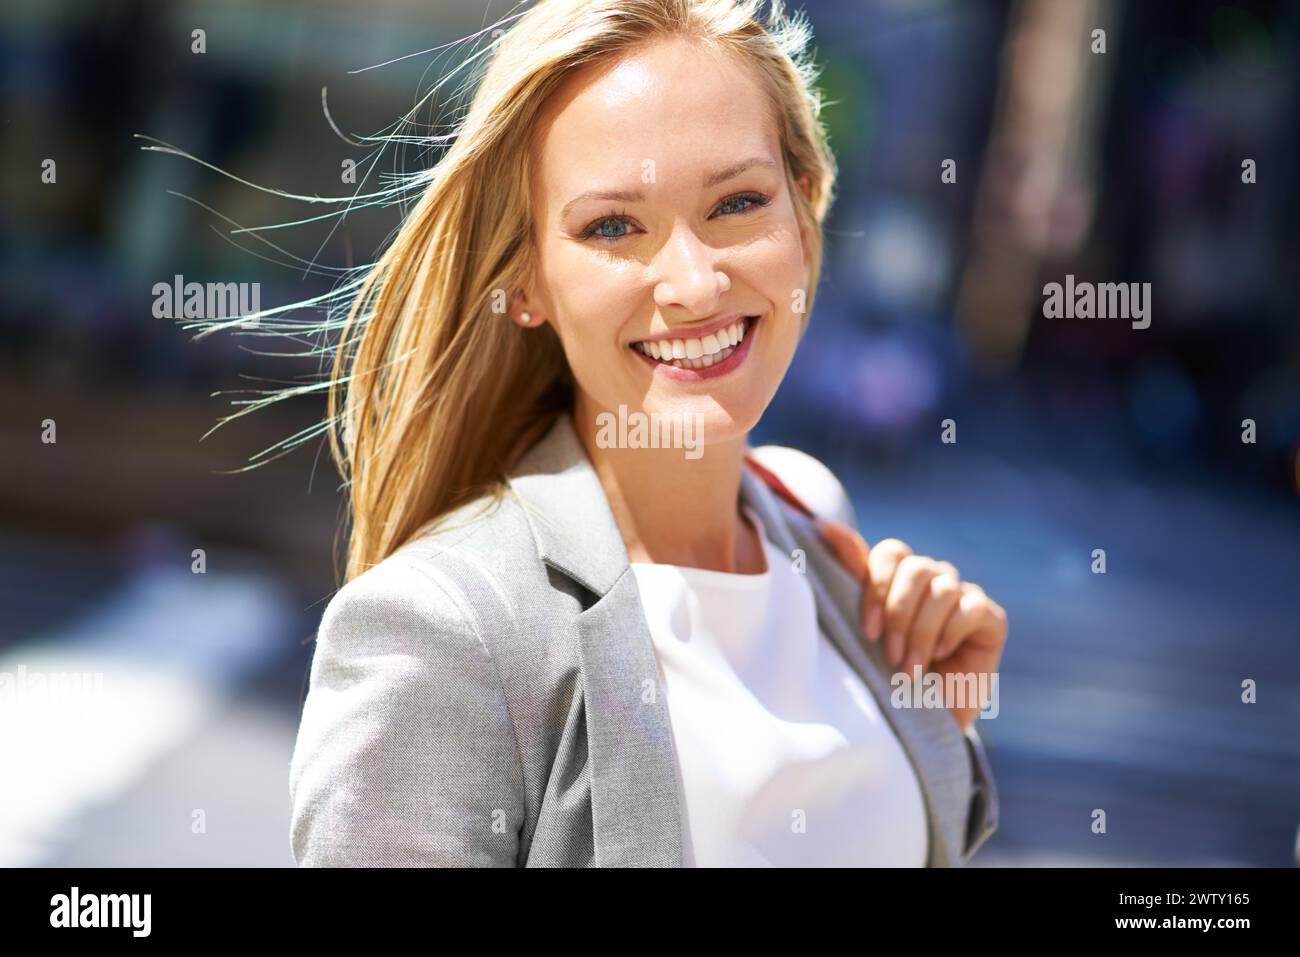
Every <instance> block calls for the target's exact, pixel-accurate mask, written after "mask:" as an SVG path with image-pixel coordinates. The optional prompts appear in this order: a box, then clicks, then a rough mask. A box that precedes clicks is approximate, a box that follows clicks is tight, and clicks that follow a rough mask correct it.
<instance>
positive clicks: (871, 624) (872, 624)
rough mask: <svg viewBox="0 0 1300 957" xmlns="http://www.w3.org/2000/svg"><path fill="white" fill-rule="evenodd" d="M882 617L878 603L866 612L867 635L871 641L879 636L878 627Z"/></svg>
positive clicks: (881, 622) (881, 623)
mask: <svg viewBox="0 0 1300 957" xmlns="http://www.w3.org/2000/svg"><path fill="white" fill-rule="evenodd" d="M884 617H885V616H884V613H883V612H882V611H881V609H880V606H879V605H876V606H875V607H873V608H872V609H871V611H869V612H867V637H868V638H869V639H871V640H872V641H876V640H877V639H878V638H879V637H880V627H881V625H883V624H884V621H883V620H882V619H883V618H884Z"/></svg>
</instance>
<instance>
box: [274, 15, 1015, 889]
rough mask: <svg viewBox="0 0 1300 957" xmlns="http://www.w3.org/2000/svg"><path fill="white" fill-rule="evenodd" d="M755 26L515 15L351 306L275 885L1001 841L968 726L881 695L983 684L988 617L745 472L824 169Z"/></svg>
mask: <svg viewBox="0 0 1300 957" xmlns="http://www.w3.org/2000/svg"><path fill="white" fill-rule="evenodd" d="M759 6H760V4H759V3H758V2H757V0H754V2H750V0H741V2H736V0H544V2H541V3H537V4H534V5H532V7H531V8H530V9H529V11H528V12H527V13H526V14H524V15H523V16H521V17H520V18H519V19H518V21H517V22H516V24H515V25H514V26H513V28H512V29H511V30H510V31H509V32H507V33H505V35H504V36H503V38H502V39H501V41H500V43H499V45H498V46H497V48H496V50H495V51H494V55H493V57H492V60H491V62H490V65H489V67H488V69H487V70H486V72H485V74H484V76H483V78H482V81H481V83H480V85H479V87H478V89H477V91H476V94H475V97H474V100H473V102H472V104H471V106H470V108H469V111H468V115H467V116H466V118H465V120H464V122H463V125H462V126H461V128H460V129H459V131H458V134H457V137H456V139H455V142H454V144H453V145H452V146H451V147H450V149H449V151H448V153H447V154H446V155H445V156H444V157H443V158H442V160H441V161H440V162H439V163H438V165H437V166H436V168H435V169H434V171H433V173H432V174H431V175H430V178H429V183H428V187H427V190H426V191H425V192H424V194H423V196H422V198H421V200H420V202H419V203H418V204H417V206H416V207H415V208H414V209H413V211H412V212H411V214H410V216H409V218H408V220H407V221H406V222H405V224H404V226H403V228H402V230H401V231H400V233H399V234H398V235H397V237H396V239H395V241H394V243H393V244H392V246H391V248H390V249H388V250H387V252H386V253H385V254H384V255H383V256H382V257H381V259H380V261H379V262H378V263H377V264H376V265H375V267H374V269H373V271H372V272H371V273H370V274H369V275H368V276H367V278H366V281H365V283H364V285H363V286H362V287H361V289H360V295H359V296H358V297H357V302H356V306H355V307H354V309H353V312H352V313H351V315H350V316H349V323H348V326H347V328H346V329H345V332H344V340H343V346H342V348H340V350H339V358H338V362H337V364H336V366H335V369H334V382H333V389H332V391H331V414H332V417H334V419H335V420H336V421H340V422H341V425H342V429H341V431H342V442H339V441H338V440H333V436H332V440H333V441H332V447H333V449H334V452H335V455H336V458H337V459H338V461H339V463H340V466H341V468H342V469H343V470H344V474H345V475H346V476H347V477H348V478H349V479H350V489H351V502H350V506H351V517H352V530H351V538H350V541H349V549H348V562H347V581H346V583H345V584H344V586H343V588H342V589H340V590H339V591H338V593H337V594H336V595H335V596H334V598H333V599H332V601H331V602H330V604H329V606H328V607H327V608H326V610H325V613H324V615H323V618H322V621H321V627H320V630H319V633H318V638H317V647H316V652H315V658H314V661H313V665H312V671H311V687H310V691H309V693H308V695H307V700H306V703H305V705H304V710H303V715H302V724H301V728H300V730H299V735H298V740H297V745H296V748H295V751H294V755H293V762H292V767H291V780H290V793H291V797H292V800H293V819H292V829H291V837H292V846H293V852H294V856H295V859H296V860H297V861H298V863H299V864H303V865H351V864H385V865H412V864H422V865H501V866H542V865H552V866H586V865H597V866H606V865H667V866H675V865H700V866H711V865H741V866H744V865H764V864H777V865H789V864H814V865H828V864H868V865H876V864H878V865H891V866H892V865H899V866H924V865H930V866H945V865H954V864H960V863H963V862H965V861H966V860H967V859H968V858H969V856H970V854H971V853H973V851H974V849H975V848H976V847H977V846H978V845H979V844H980V843H982V842H983V841H984V840H985V839H986V838H987V837H988V835H989V834H990V833H991V832H992V830H993V828H994V827H995V826H996V820H995V808H996V800H995V794H994V790H993V782H992V779H991V777H990V775H989V771H988V766H987V763H986V762H985V760H984V756H983V751H982V749H981V747H980V743H979V738H978V736H977V735H976V733H975V731H974V727H973V721H974V719H975V717H976V716H977V714H978V712H979V708H980V706H981V705H982V703H983V702H979V701H969V700H964V701H956V700H953V699H951V696H950V697H949V698H946V699H945V700H944V702H943V704H944V705H945V707H938V708H935V707H930V708H924V707H922V708H916V707H901V706H897V697H896V696H891V694H890V690H891V685H892V686H893V687H895V688H897V687H899V684H898V682H896V681H892V680H891V678H890V672H891V670H892V669H902V671H903V672H905V673H906V674H907V675H910V676H913V679H915V677H919V676H920V675H921V674H922V673H925V674H926V675H927V676H928V675H930V674H938V675H948V674H956V673H959V672H960V673H976V672H979V673H982V674H987V673H990V672H993V671H994V670H995V669H996V666H997V662H998V659H999V657H1000V655H1001V651H1002V646H1003V643H1004V641H1005V637H1006V619H1005V615H1004V614H1003V612H1002V610H1001V608H999V607H998V606H997V605H996V603H994V602H992V601H991V600H990V599H988V598H987V596H985V595H984V594H983V592H982V591H981V590H980V589H979V588H978V586H974V585H970V584H969V583H962V582H961V581H960V580H959V578H958V576H957V573H956V570H955V569H954V568H952V566H951V565H949V564H947V563H943V562H934V561H932V560H930V559H925V558H921V557H919V556H913V555H911V554H910V552H909V550H908V549H907V547H906V546H905V545H903V544H902V543H901V542H897V541H894V540H890V541H888V542H882V543H878V544H877V546H876V547H875V548H874V549H871V550H870V552H869V553H868V550H867V547H866V545H865V543H864V542H862V540H861V539H860V538H859V537H858V536H857V534H856V532H854V531H853V530H852V528H853V527H854V526H855V525H856V523H855V522H854V520H853V513H852V507H851V505H850V504H849V502H848V499H847V497H846V496H845V494H844V491H843V488H842V487H841V486H840V483H839V482H838V481H837V480H836V479H835V478H834V477H833V476H832V475H831V474H830V473H829V472H828V471H827V470H826V469H825V467H824V466H822V465H821V464H820V463H817V462H816V461H815V460H811V459H810V458H809V457H807V456H803V455H802V454H801V453H795V452H793V451H792V450H779V449H777V450H772V449H768V450H757V451H751V450H750V449H749V448H748V446H747V441H746V437H747V435H748V433H749V431H750V429H751V428H753V426H754V425H755V423H757V422H758V420H759V417H760V416H761V415H762V413H763V410H764V409H765V408H766V406H767V405H768V403H769V402H770V401H771V400H772V398H773V395H774V394H775V392H776V389H777V386H778V385H779V383H780V381H781V379H782V377H783V376H784V374H785V371H786V369H787V367H788V366H789V364H790V361H791V359H792V357H793V355H794V351H795V348H796V346H797V344H798V342H799V340H800V337H801V335H802V334H803V331H804V328H805V325H806V321H807V315H808V311H809V310H810V309H811V305H812V299H813V291H814V289H815V286H816V283H817V277H818V273H819V269H820V260H821V248H822V236H821V227H822V222H823V220H824V218H825V215H826V211H827V208H828V206H829V204H830V199H831V193H832V187H833V181H834V162H833V158H832V156H831V154H830V151H829V149H828V147H827V143H826V140H825V137H824V133H823V130H822V128H821V126H820V123H819V121H818V100H817V95H816V93H815V91H814V89H813V87H812V77H813V70H812V67H811V65H810V64H809V63H808V61H806V60H805V59H803V50H804V48H805V46H806V44H807V41H808V39H809V36H808V31H807V26H806V23H805V21H804V20H803V19H802V18H801V17H794V18H791V17H789V16H787V15H786V14H785V13H784V12H783V11H782V10H781V9H780V8H779V6H775V5H774V6H773V9H772V10H771V11H770V12H769V15H768V17H767V18H766V21H764V20H761V19H760V14H759V9H758V8H759ZM836 520H838V523H837V521H836ZM913 669H915V670H913ZM907 697H908V700H910V696H907Z"/></svg>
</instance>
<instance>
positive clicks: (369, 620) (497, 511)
mask: <svg viewBox="0 0 1300 957" xmlns="http://www.w3.org/2000/svg"><path fill="white" fill-rule="evenodd" d="M534 580H541V581H545V571H544V569H542V567H541V561H540V558H539V557H538V554H537V550H536V546H535V545H534V543H533V541H532V536H531V532H530V530H529V528H528V524H527V521H526V520H525V519H524V518H523V516H522V515H521V514H520V509H519V507H518V505H517V503H515V502H513V501H512V500H511V499H510V497H509V496H504V497H503V496H484V497H482V498H479V499H476V500H474V501H472V502H470V503H468V504H466V505H464V506H462V507H460V508H458V509H456V510H454V511H453V512H451V513H449V514H448V515H446V516H443V517H442V518H441V519H440V520H439V521H437V522H436V523H434V524H431V525H429V526H426V527H425V528H423V529H421V530H420V531H419V532H417V533H416V534H415V535H414V536H413V537H412V538H411V539H410V540H409V541H407V542H406V543H405V544H403V545H402V546H401V547H399V548H397V549H396V550H394V551H393V552H392V554H390V555H388V556H387V557H386V558H384V559H383V560H382V561H380V562H378V563H377V564H375V565H373V566H371V567H370V568H368V569H366V570H365V571H363V572H362V573H361V574H359V575H356V576H355V577H354V578H352V579H351V580H350V581H348V582H347V583H345V584H344V585H343V586H342V587H341V588H339V589H338V590H337V591H336V592H335V593H334V595H333V597H331V599H330V600H329V602H328V604H327V605H326V607H325V610H324V612H323V614H322V616H321V625H320V630H319V632H318V641H319V640H321V639H322V638H323V639H325V640H327V641H328V640H330V639H337V638H338V636H340V635H346V634H358V633H368V634H384V633H387V634H389V635H391V634H392V633H393V632H394V631H395V630H402V629H405V630H407V631H411V630H414V629H419V630H421V631H427V629H428V628H429V627H430V626H437V627H438V628H439V629H440V630H442V631H444V632H455V633H459V634H461V635H465V636H475V637H477V639H478V640H480V641H482V640H484V639H485V638H486V637H487V636H488V633H489V632H491V630H492V629H493V628H494V627H496V626H499V625H501V624H503V623H504V622H505V621H507V620H508V618H509V617H511V616H510V615H509V609H510V607H512V606H515V605H517V604H518V602H517V600H516V599H515V598H513V597H512V594H513V593H516V592H518V591H519V590H520V589H521V588H524V587H527V585H528V583H530V582H533V581H534ZM503 612H505V613H506V614H505V615H504V616H503Z"/></svg>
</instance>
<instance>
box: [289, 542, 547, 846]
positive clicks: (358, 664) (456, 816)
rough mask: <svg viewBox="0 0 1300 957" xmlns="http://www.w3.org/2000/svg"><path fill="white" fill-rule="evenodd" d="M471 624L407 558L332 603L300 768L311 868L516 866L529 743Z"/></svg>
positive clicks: (297, 818)
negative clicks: (523, 744) (522, 753)
mask: <svg viewBox="0 0 1300 957" xmlns="http://www.w3.org/2000/svg"><path fill="white" fill-rule="evenodd" d="M472 620H473V616H472V614H467V613H466V610H465V609H463V608H462V607H458V605H457V602H456V601H454V600H453V599H451V598H450V597H449V596H448V595H447V594H446V590H445V589H444V588H442V587H440V584H439V582H438V581H436V580H435V579H434V577H432V576H429V575H426V574H424V573H422V572H421V570H420V569H419V568H417V567H414V566H413V565H407V564H404V563H402V562H401V561H400V560H399V559H396V558H390V559H389V560H387V561H385V562H383V563H381V564H380V565H378V566H376V567H375V568H372V569H371V570H369V571H367V572H366V573H364V574H362V575H360V576H358V577H357V578H355V579H354V580H352V581H351V582H348V583H347V584H346V585H345V586H344V587H343V588H342V589H340V590H339V591H338V592H337V593H336V594H335V596H334V598H333V599H332V600H331V601H330V603H329V605H328V606H327V607H326V609H325V612H324V615H323V616H322V618H321V625H320V629H319V631H318V632H317V637H316V648H315V654H314V657H313V659H312V665H311V677H310V687H309V690H308V693H307V697H306V700H305V702H304V704H303V711H302V718H301V722H300V724H299V729H298V736H297V740H296V742H295V745H294V751H293V757H292V760H291V763H290V773H289V797H290V803H291V804H292V816H291V823H290V843H291V845H292V850H293V857H294V860H295V862H296V863H297V864H298V865H299V866H302V867H335V866H421V865H424V866H479V867H482V866H501V867H513V866H515V865H516V863H517V858H518V855H519V847H520V844H519V835H520V828H521V826H522V822H523V820H524V806H523V773H522V767H521V763H520V759H519V751H518V745H517V739H516V736H515V731H514V726H513V723H512V719H511V716H510V713H509V711H508V709H507V707H506V696H505V693H504V690H503V687H502V684H501V681H500V677H499V675H498V673H497V669H496V665H495V662H494V661H493V659H492V657H491V656H490V655H489V654H488V651H487V648H486V647H485V645H484V643H483V642H482V640H481V639H480V637H479V635H478V634H477V633H476V632H475V630H474V628H473V627H471V626H470V624H469V623H468V622H469V621H472Z"/></svg>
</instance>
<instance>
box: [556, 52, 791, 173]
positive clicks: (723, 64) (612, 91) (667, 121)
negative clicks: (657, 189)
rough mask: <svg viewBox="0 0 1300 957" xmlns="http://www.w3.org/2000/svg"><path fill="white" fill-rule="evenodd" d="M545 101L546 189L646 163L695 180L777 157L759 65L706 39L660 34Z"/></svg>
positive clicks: (578, 76)
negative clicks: (756, 158) (753, 159)
mask: <svg viewBox="0 0 1300 957" xmlns="http://www.w3.org/2000/svg"><path fill="white" fill-rule="evenodd" d="M547 106H548V108H547V109H546V110H545V111H544V113H543V116H542V118H541V123H540V124H539V128H538V134H539V135H538V142H537V145H538V149H537V152H536V154H535V155H537V156H538V157H539V163H538V166H537V173H538V176H539V180H540V182H539V185H540V186H542V188H543V189H557V190H564V189H569V190H573V188H574V187H579V188H580V189H589V188H592V186H593V185H594V186H603V185H606V184H605V183H603V179H605V178H608V177H610V176H611V175H613V176H626V177H633V178H636V177H642V176H643V175H644V172H645V167H646V163H647V161H650V162H652V163H653V167H654V168H655V169H656V170H657V173H658V174H662V175H668V176H671V175H673V174H674V173H676V172H681V173H683V174H685V175H688V176H691V177H692V178H695V175H696V171H697V170H708V171H711V170H713V169H714V168H715V167H720V166H725V165H726V164H727V163H729V162H734V161H735V159H736V158H737V157H738V156H741V155H742V154H743V155H744V156H751V155H753V154H755V153H757V154H760V155H762V154H770V155H771V158H772V159H777V158H778V157H779V153H777V152H776V150H777V142H776V135H775V128H774V124H773V123H772V122H771V110H770V108H769V105H768V103H767V100H766V97H765V95H764V92H763V90H762V87H761V85H760V84H759V83H758V82H757V79H756V74H755V71H753V70H752V69H747V68H746V65H745V64H744V63H742V62H740V61H739V60H737V59H736V58H735V57H733V56H730V55H727V54H725V53H722V52H720V51H718V50H716V49H714V48H711V47H707V46H704V45H702V44H699V43H690V42H685V41H677V42H674V41H662V42H659V43H656V44H654V45H650V46H646V47H639V48H637V49H635V50H634V51H631V52H629V53H627V54H624V55H622V56H620V57H619V58H618V59H617V60H615V61H612V62H610V63H607V64H594V65H592V66H589V67H586V68H583V70H581V71H580V72H579V73H578V74H575V75H574V76H572V77H570V78H569V80H568V81H566V83H565V84H564V85H563V86H561V88H560V89H559V90H558V91H557V92H556V94H555V95H554V96H553V97H552V100H551V102H549V103H548V105H547ZM593 177H600V178H601V179H602V182H600V183H595V184H593V183H591V179H592V178H593ZM656 178H657V176H656ZM609 185H612V184H609Z"/></svg>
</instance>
